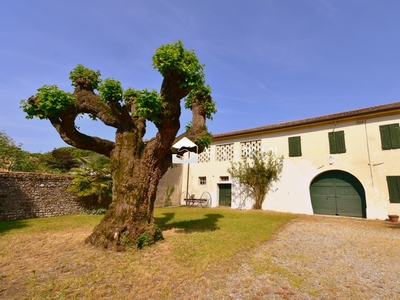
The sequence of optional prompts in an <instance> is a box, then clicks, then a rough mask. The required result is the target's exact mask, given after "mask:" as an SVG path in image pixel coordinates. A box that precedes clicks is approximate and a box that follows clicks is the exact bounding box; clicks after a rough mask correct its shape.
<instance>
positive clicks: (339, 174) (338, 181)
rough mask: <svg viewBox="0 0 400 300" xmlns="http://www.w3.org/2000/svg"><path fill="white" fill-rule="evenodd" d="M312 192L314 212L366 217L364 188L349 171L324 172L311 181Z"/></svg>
mask: <svg viewBox="0 0 400 300" xmlns="http://www.w3.org/2000/svg"><path fill="white" fill-rule="evenodd" d="M310 194H311V203H312V207H313V211H314V214H320V215H336V216H348V217H360V218H365V217H366V205H365V192H364V188H363V186H362V185H361V183H360V182H359V181H358V179H357V178H355V177H354V176H353V175H351V174H349V173H346V172H343V171H329V172H325V173H322V174H321V175H319V176H318V177H316V178H315V179H314V180H313V182H312V183H311V187H310Z"/></svg>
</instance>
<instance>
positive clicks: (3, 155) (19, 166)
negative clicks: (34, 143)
mask: <svg viewBox="0 0 400 300" xmlns="http://www.w3.org/2000/svg"><path fill="white" fill-rule="evenodd" d="M21 146H22V145H21V144H16V143H15V141H14V140H13V139H12V138H11V137H10V136H8V135H7V134H6V132H5V131H0V169H3V170H7V171H18V172H50V171H51V170H50V168H49V167H48V166H47V164H46V162H45V159H44V157H43V155H42V154H40V153H34V154H32V153H29V152H27V151H24V150H22V149H21Z"/></svg>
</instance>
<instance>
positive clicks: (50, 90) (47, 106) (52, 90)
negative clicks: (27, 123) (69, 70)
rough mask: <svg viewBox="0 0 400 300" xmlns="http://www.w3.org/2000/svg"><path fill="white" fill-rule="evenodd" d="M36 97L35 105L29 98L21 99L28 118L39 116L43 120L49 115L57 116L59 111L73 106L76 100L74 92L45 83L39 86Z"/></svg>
mask: <svg viewBox="0 0 400 300" xmlns="http://www.w3.org/2000/svg"><path fill="white" fill-rule="evenodd" d="M32 97H33V96H32ZM32 97H31V98H32ZM36 98H37V101H36V103H35V105H32V102H31V101H29V100H28V101H21V107H22V109H23V111H24V112H26V114H27V116H26V118H27V119H32V118H33V117H38V118H39V119H41V120H43V119H47V118H48V116H54V117H57V115H58V112H59V111H62V110H66V109H68V108H71V107H73V106H74V105H75V101H76V97H75V96H74V95H73V94H71V93H70V92H64V91H62V90H59V89H58V87H57V86H56V85H44V86H42V87H41V88H38V93H37V94H36Z"/></svg>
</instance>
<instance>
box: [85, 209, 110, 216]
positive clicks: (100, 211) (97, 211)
mask: <svg viewBox="0 0 400 300" xmlns="http://www.w3.org/2000/svg"><path fill="white" fill-rule="evenodd" d="M106 212H107V209H105V208H98V209H88V210H87V211H86V212H85V213H86V214H87V215H104V214H105V213H106Z"/></svg>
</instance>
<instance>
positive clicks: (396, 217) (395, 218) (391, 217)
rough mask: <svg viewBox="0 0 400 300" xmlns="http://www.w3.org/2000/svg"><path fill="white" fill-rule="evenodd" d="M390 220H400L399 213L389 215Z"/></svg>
mask: <svg viewBox="0 0 400 300" xmlns="http://www.w3.org/2000/svg"><path fill="white" fill-rule="evenodd" d="M388 217H389V221H390V222H397V221H398V220H399V216H398V215H388Z"/></svg>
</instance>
